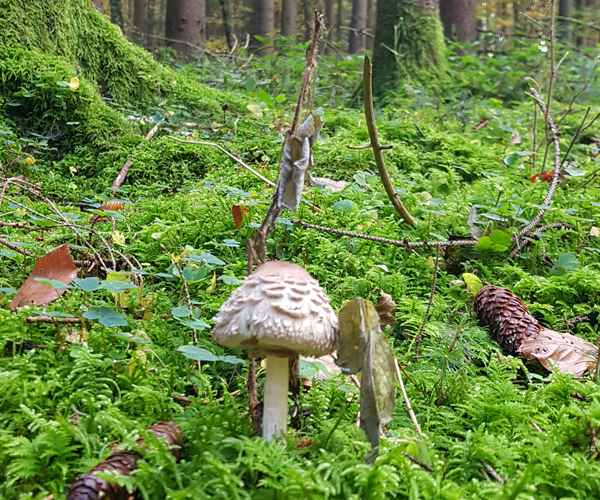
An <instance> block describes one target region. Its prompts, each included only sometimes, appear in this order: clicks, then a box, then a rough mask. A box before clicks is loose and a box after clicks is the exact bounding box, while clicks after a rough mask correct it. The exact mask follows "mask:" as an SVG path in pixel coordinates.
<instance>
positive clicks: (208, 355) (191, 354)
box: [177, 345, 219, 361]
mask: <svg viewBox="0 0 600 500" xmlns="http://www.w3.org/2000/svg"><path fill="white" fill-rule="evenodd" d="M177 350H178V351H179V352H180V353H182V354H183V355H184V356H185V357H186V358H190V359H193V360H194V361H218V360H219V357H218V356H215V355H214V354H213V353H212V352H210V351H207V350H206V349H202V347H196V346H193V345H182V346H179V347H178V348H177Z"/></svg>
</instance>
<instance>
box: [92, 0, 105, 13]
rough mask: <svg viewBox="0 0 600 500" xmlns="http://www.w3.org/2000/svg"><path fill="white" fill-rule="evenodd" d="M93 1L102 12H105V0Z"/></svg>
mask: <svg viewBox="0 0 600 500" xmlns="http://www.w3.org/2000/svg"><path fill="white" fill-rule="evenodd" d="M92 3H93V4H94V5H95V6H96V8H97V9H98V11H100V13H102V14H104V0H92Z"/></svg>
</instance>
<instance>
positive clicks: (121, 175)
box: [110, 118, 164, 191]
mask: <svg viewBox="0 0 600 500" xmlns="http://www.w3.org/2000/svg"><path fill="white" fill-rule="evenodd" d="M163 120H164V118H163ZM163 120H160V121H159V122H158V123H157V124H156V125H154V127H152V130H150V132H148V135H146V137H145V138H144V140H143V141H142V142H140V144H138V148H142V147H143V146H144V144H146V143H147V142H148V141H149V140H150V139H152V138H153V137H154V135H155V134H156V132H158V127H159V126H160V124H161V123H162V122H163ZM132 164H133V160H132V159H131V158H129V159H128V160H127V161H126V162H125V165H123V168H121V171H120V172H119V175H117V178H116V179H115V182H113V184H112V186H111V187H110V189H111V190H112V191H116V190H117V189H119V188H120V187H121V186H122V185H123V182H125V177H127V172H129V169H130V168H131V165H132Z"/></svg>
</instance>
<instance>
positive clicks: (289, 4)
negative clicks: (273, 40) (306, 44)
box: [281, 0, 297, 38]
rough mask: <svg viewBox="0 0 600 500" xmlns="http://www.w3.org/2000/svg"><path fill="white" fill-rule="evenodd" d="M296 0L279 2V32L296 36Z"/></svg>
mask: <svg viewBox="0 0 600 500" xmlns="http://www.w3.org/2000/svg"><path fill="white" fill-rule="evenodd" d="M296 16H297V8H296V0H283V2H282V4H281V34H282V35H283V36H287V37H292V38H295V37H296Z"/></svg>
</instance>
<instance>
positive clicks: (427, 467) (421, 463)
mask: <svg viewBox="0 0 600 500" xmlns="http://www.w3.org/2000/svg"><path fill="white" fill-rule="evenodd" d="M402 454H403V455H404V456H405V457H406V458H408V459H409V460H410V461H411V462H412V463H413V464H417V465H418V466H419V467H421V468H422V469H425V470H426V471H427V472H434V471H433V469H432V468H431V467H429V465H427V464H424V463H423V462H420V461H419V460H417V459H416V458H415V457H413V456H412V455H409V454H408V453H406V452H405V451H403V452H402Z"/></svg>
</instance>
